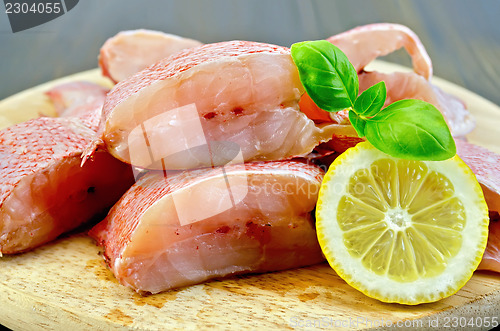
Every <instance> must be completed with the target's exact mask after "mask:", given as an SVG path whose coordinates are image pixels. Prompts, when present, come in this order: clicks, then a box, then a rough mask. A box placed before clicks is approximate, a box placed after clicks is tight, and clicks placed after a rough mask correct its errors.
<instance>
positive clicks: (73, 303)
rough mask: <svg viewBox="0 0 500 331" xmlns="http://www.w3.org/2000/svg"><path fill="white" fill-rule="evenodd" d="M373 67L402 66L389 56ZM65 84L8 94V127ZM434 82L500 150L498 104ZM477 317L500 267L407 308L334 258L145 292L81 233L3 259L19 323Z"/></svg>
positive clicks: (335, 322)
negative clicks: (464, 106)
mask: <svg viewBox="0 0 500 331" xmlns="http://www.w3.org/2000/svg"><path fill="white" fill-rule="evenodd" d="M375 67H376V68H377V69H379V70H381V71H384V70H394V69H401V68H399V67H397V66H394V65H392V64H387V63H382V62H377V63H376V64H375ZM403 70H405V69H403ZM81 79H85V80H91V81H97V82H100V83H102V84H104V85H107V84H109V82H107V81H106V80H104V79H103V78H102V77H100V75H99V72H98V71H97V70H92V71H88V72H84V73H81V74H78V75H74V76H71V77H69V78H67V79H66V81H68V80H81ZM60 82H61V81H55V82H50V83H47V84H44V85H42V86H39V87H36V88H34V89H30V90H27V91H24V92H22V93H21V94H18V95H15V96H13V97H10V98H8V99H5V100H4V101H2V102H0V119H2V118H3V119H4V125H8V124H12V123H15V122H19V121H23V120H26V119H27V118H29V117H34V116H38V114H39V113H40V112H43V113H45V114H53V109H52V108H51V105H50V103H48V102H47V99H46V98H45V96H44V95H43V91H45V90H46V89H47V88H49V87H50V86H52V85H54V84H57V83H60ZM434 82H435V83H436V84H438V85H440V86H442V87H443V88H444V89H445V90H447V91H450V92H453V93H455V94H457V95H459V96H460V97H461V98H462V99H464V100H465V101H466V102H467V103H468V105H469V109H470V110H471V111H472V112H473V114H474V115H475V116H476V120H477V129H476V130H475V131H474V132H473V133H472V134H471V135H470V137H469V138H470V140H471V141H472V142H475V143H477V144H481V145H484V146H485V147H488V148H490V149H491V150H494V151H496V152H498V153H500V146H499V145H500V144H499V142H498V132H499V129H498V128H500V108H499V107H498V106H496V105H494V104H492V103H490V102H488V101H487V100H484V99H482V98H480V97H478V96H476V95H474V94H473V93H471V92H469V91H467V90H464V89H462V88H460V87H457V86H455V85H453V84H450V83H447V82H445V81H442V80H439V79H437V78H436V79H434ZM0 125H2V123H0ZM477 316H479V317H490V319H491V317H494V316H497V317H498V316H500V274H495V273H489V272H476V273H475V274H474V276H473V277H472V279H471V280H470V281H469V282H468V283H467V284H466V285H465V287H463V288H462V289H461V290H460V291H459V292H458V293H456V294H455V295H453V296H451V297H449V298H446V299H444V300H441V301H439V302H435V303H431V304H424V305H418V306H403V305H398V304H384V303H381V302H378V301H377V300H374V299H370V298H368V297H366V296H364V295H363V294H361V293H360V292H358V291H356V290H354V289H353V288H351V287H350V286H349V285H347V284H346V283H345V282H344V281H343V280H341V279H340V278H339V277H338V276H337V275H336V274H335V272H334V271H333V270H332V269H331V268H330V267H329V266H328V265H327V264H320V265H316V266H311V267H307V268H301V269H296V270H289V271H283V272H275V273H269V274H263V275H248V276H240V277H235V278H230V279H225V280H215V281H210V282H206V283H204V284H200V285H195V286H190V287H187V288H183V289H179V290H174V291H169V292H165V293H160V294H157V295H151V296H147V297H141V296H140V295H138V294H136V293H135V292H133V291H132V290H130V289H128V288H126V287H124V286H121V285H120V284H118V283H117V281H116V280H115V278H114V277H113V275H112V273H111V272H110V271H109V270H108V269H107V268H106V266H105V264H104V261H103V259H102V257H101V256H100V255H99V249H98V248H97V247H96V246H95V245H94V243H93V242H92V240H91V239H90V238H88V237H87V236H86V235H85V234H83V233H74V234H71V235H66V236H64V237H62V238H60V239H59V240H57V241H55V242H53V243H51V244H48V245H45V246H43V247H40V248H38V249H36V250H34V251H32V252H28V253H25V254H20V255H16V256H4V257H3V258H1V259H0V323H1V324H3V325H5V326H7V327H10V328H12V329H15V330H38V329H59V330H81V329H85V330H89V329H99V330H108V329H109V330H112V329H124V328H125V329H127V328H136V329H141V330H142V329H154V330H156V329H182V330H189V329H191V330H197V329H207V328H211V327H216V328H218V329H255V328H259V329H260V328H265V329H271V328H272V329H276V328H278V329H292V328H294V327H297V328H299V329H300V328H301V327H304V326H307V325H309V326H311V327H314V326H319V327H320V328H321V327H323V328H326V329H332V328H333V327H334V326H337V327H338V326H342V323H344V324H343V325H344V326H347V327H348V328H352V329H374V328H378V327H380V326H387V323H389V322H392V323H396V322H397V321H406V323H407V324H406V325H413V326H415V327H417V328H423V329H427V328H429V323H430V321H433V323H435V321H438V322H439V326H440V327H441V328H445V323H446V322H447V321H448V322H449V325H451V323H452V320H451V319H450V318H453V317H465V318H470V317H477ZM437 319H438V320H437ZM307 323H309V324H307ZM403 323H404V322H403ZM476 325H477V324H476ZM481 328H482V329H488V328H485V327H484V326H483V327H480V328H479V329H481ZM445 329H450V328H445Z"/></svg>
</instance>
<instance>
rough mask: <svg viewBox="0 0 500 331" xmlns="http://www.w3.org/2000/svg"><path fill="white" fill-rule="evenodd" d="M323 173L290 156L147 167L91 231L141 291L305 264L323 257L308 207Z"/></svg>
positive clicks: (119, 272) (125, 280)
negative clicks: (177, 168)
mask: <svg viewBox="0 0 500 331" xmlns="http://www.w3.org/2000/svg"><path fill="white" fill-rule="evenodd" d="M322 177H323V171H322V170H321V169H320V168H318V167H316V166H312V165H307V164H304V163H301V162H295V161H281V162H280V161H277V162H258V163H246V164H233V165H228V166H225V167H223V168H215V169H211V168H205V169H199V170H191V171H184V172H177V173H176V174H173V175H172V174H169V175H168V176H167V177H164V175H163V172H157V171H154V172H149V173H148V174H146V175H144V176H143V177H142V178H140V179H139V180H138V182H137V183H136V184H135V185H134V186H132V188H131V189H130V190H129V191H128V192H127V193H126V194H125V195H124V196H123V197H122V198H121V200H120V201H119V202H118V203H117V204H116V205H115V206H114V207H113V208H112V209H111V211H110V212H109V214H108V216H107V217H106V219H105V220H104V221H102V222H101V223H99V224H98V225H97V226H95V227H94V228H93V229H92V230H91V232H90V235H91V236H92V237H93V238H95V239H96V240H97V242H98V244H99V245H101V246H103V247H104V256H105V258H106V261H107V263H108V264H109V267H110V268H111V270H112V271H113V273H114V274H115V276H116V278H117V279H118V280H119V281H120V282H121V283H122V284H124V285H126V286H129V287H131V288H133V289H135V290H136V291H138V292H150V293H158V292H160V291H164V290H167V289H171V288H176V287H182V286H186V285H191V284H197V283H200V282H203V281H205V280H208V279H211V278H215V277H223V276H228V275H233V274H242V273H257V272H266V271H275V270H283V269H289V268H295V267H300V266H305V265H311V264H315V263H319V262H321V261H323V257H322V254H321V250H320V247H319V245H318V241H317V238H316V233H315V228H314V221H313V216H312V213H311V212H312V211H313V209H314V207H315V204H316V199H317V195H318V190H319V186H320V184H321V180H322Z"/></svg>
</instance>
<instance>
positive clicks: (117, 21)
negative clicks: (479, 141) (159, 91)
mask: <svg viewBox="0 0 500 331" xmlns="http://www.w3.org/2000/svg"><path fill="white" fill-rule="evenodd" d="M0 8H1V12H0V61H1V62H0V82H1V85H0V86H1V88H0V99H2V98H5V97H7V96H9V95H11V94H14V93H17V92H19V91H21V90H24V89H26V88H29V87H32V86H35V85H38V84H41V83H43V82H46V81H48V80H51V79H54V78H58V77H62V76H66V75H68V74H72V73H76V72H79V71H82V70H87V69H92V68H95V67H96V66H97V54H98V51H99V48H100V46H101V45H102V44H103V43H104V41H105V40H106V39H107V38H108V37H111V36H113V35H114V34H116V33H117V32H119V31H121V30H128V29H137V28H147V29H155V30H161V31H164V32H168V33H173V34H178V35H181V36H185V37H190V38H194V39H198V40H200V41H202V42H205V43H208V42H215V41H221V40H231V39H247V40H255V41H262V42H269V43H275V44H280V45H284V46H290V45H291V44H292V43H294V42H296V41H302V40H311V39H323V38H326V37H329V36H330V35H333V34H336V33H339V32H341V31H344V30H347V29H349V28H352V27H355V26H357V25H362V24H367V23H374V22H393V23H401V24H405V25H407V26H409V27H410V28H411V29H413V30H414V31H415V32H416V33H417V34H418V35H419V36H420V38H421V40H422V41H423V43H424V45H425V46H426V48H427V50H428V52H429V55H430V56H431V59H432V60H433V64H434V72H435V75H436V76H440V77H442V78H445V79H447V80H449V81H451V82H454V83H456V84H458V85H461V86H464V87H466V88H467V89H469V90H472V91H474V92H476V93H478V94H479V95H481V96H483V97H485V98H487V99H490V100H491V101H493V102H495V103H496V104H500V91H499V86H500V68H499V65H500V26H499V24H500V23H499V19H500V1H497V0H481V1H472V0H439V1H436V0H415V1H404V0H400V1H397V0H378V1H368V0H348V1H347V0H343V1H340V0H80V2H79V3H78V5H77V6H76V7H75V8H74V9H72V10H71V11H69V12H68V13H66V14H65V15H63V16H61V17H59V18H56V19H55V20H53V21H50V22H48V23H46V24H44V25H41V26H39V27H35V28H32V29H29V30H26V31H22V32H18V33H12V31H11V29H10V26H9V22H8V19H7V15H6V14H5V7H4V6H3V2H2V4H1V5H0ZM387 60H390V61H393V62H398V63H402V64H409V58H408V56H407V55H406V54H404V53H403V52H402V51H400V52H397V53H395V54H394V55H391V56H389V57H388V59H387Z"/></svg>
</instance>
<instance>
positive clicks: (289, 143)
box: [96, 41, 333, 169]
mask: <svg viewBox="0 0 500 331" xmlns="http://www.w3.org/2000/svg"><path fill="white" fill-rule="evenodd" d="M302 93H303V87H302V85H301V83H300V80H299V76H298V71H297V68H296V67H295V65H294V63H293V61H292V58H291V56H290V50H289V49H288V48H285V47H280V46H275V45H270V44H263V43H256V42H247V41H230V42H221V43H215V44H206V45H203V46H200V47H195V48H191V49H187V50H184V51H181V52H179V53H177V54H175V55H173V56H171V57H169V58H166V59H163V60H161V61H160V62H158V63H157V64H155V65H153V66H150V67H148V68H147V69H145V70H143V71H141V72H139V73H137V74H136V75H134V76H132V77H130V78H129V79H127V80H125V81H122V82H120V83H118V84H117V85H116V86H115V87H114V88H113V89H112V91H111V92H110V93H109V94H108V97H107V98H106V103H105V105H104V121H103V122H102V123H101V128H100V134H101V137H100V139H99V140H97V141H96V145H97V144H103V145H105V146H106V148H107V150H108V151H109V152H110V153H111V154H113V155H114V156H115V157H117V158H118V159H120V160H123V161H125V162H127V163H132V164H133V165H135V166H138V167H144V168H148V169H162V168H163V167H166V168H168V169H190V168H196V167H200V166H211V165H212V164H215V165H221V164H224V163H225V162H227V160H226V159H223V158H222V160H219V161H218V160H217V159H216V158H217V155H215V159H214V154H213V153H212V152H213V151H214V149H216V148H213V146H212V145H215V147H220V148H219V150H218V151H219V152H221V153H224V148H223V147H224V146H223V145H224V144H225V143H229V144H232V145H233V146H237V147H238V148H240V149H241V152H242V155H243V158H244V160H245V161H255V160H280V159H290V158H292V157H295V156H304V155H307V154H308V153H310V152H311V151H312V150H313V149H314V147H315V146H316V145H318V144H319V143H320V142H323V141H328V140H329V139H330V138H331V136H332V133H333V128H332V126H331V125H328V124H327V125H316V124H315V123H314V122H313V121H312V120H311V119H309V118H308V117H307V116H306V115H305V114H304V113H302V112H301V111H300V110H299V106H298V102H299V99H300V96H301V95H302ZM173 142H175V143H173ZM203 145H207V146H208V145H210V146H211V147H210V148H209V149H210V151H209V152H207V151H206V150H203V148H201V149H200V151H199V152H197V150H196V149H193V148H191V147H193V146H203ZM221 146H222V147H221ZM148 148H149V149H150V150H149V152H148ZM179 150H181V151H186V150H190V151H191V154H190V155H186V154H182V156H181V157H178V158H175V157H170V158H169V159H168V162H163V163H166V164H162V162H161V161H160V159H162V158H163V157H164V156H165V155H173V154H175V153H176V152H178V151H179ZM221 150H222V151H221ZM151 155H152V156H154V158H153V159H151Z"/></svg>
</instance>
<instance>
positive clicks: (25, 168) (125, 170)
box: [0, 117, 134, 254]
mask: <svg viewBox="0 0 500 331" xmlns="http://www.w3.org/2000/svg"><path fill="white" fill-rule="evenodd" d="M94 135H95V131H94V130H92V129H91V128H89V127H87V126H85V125H84V124H82V122H81V121H80V120H79V119H78V118H50V117H41V118H37V119H33V120H30V121H27V122H24V123H20V124H17V125H14V126H11V127H9V128H7V129H4V130H2V131H0V178H1V182H0V217H1V218H2V219H3V221H2V222H0V252H1V253H3V254H13V253H19V252H22V251H26V250H29V249H32V248H34V247H36V246H39V245H41V244H43V243H45V242H48V241H50V240H53V239H54V238H56V237H57V236H59V235H60V234H62V233H64V232H66V231H67V230H69V229H73V228H75V227H77V226H79V225H80V224H82V223H84V222H86V221H88V220H89V219H90V218H91V217H92V216H93V214H92V215H89V213H88V211H89V210H90V208H89V207H88V206H86V205H85V204H83V202H84V201H87V202H89V203H91V202H92V203H96V204H101V205H102V204H104V205H107V206H100V207H99V206H98V207H96V208H94V209H99V210H98V212H102V211H103V210H105V208H109V206H110V204H112V203H113V202H114V201H116V200H117V199H118V198H119V197H120V195H121V194H122V193H123V192H124V191H125V190H126V189H127V188H128V187H130V185H132V183H133V181H134V176H133V173H132V170H131V168H130V166H128V165H125V164H123V163H121V162H120V161H118V160H115V159H114V158H112V157H111V156H110V155H108V154H107V153H106V152H104V151H100V152H97V153H96V154H95V158H94V160H93V161H91V162H89V164H88V165H87V166H86V168H83V169H82V168H80V167H79V164H80V161H81V160H80V158H81V153H82V150H83V148H84V147H85V146H87V145H88V144H89V143H90V142H91V141H92V139H93V137H94ZM67 169H72V171H71V172H69V173H66V172H64V171H66V170H67ZM58 172H59V173H60V174H61V176H62V173H64V174H65V175H66V176H68V178H67V183H66V182H65V180H64V179H61V180H59V178H58V177H57V173H58ZM87 176H89V177H90V176H92V177H94V179H92V180H90V179H89V181H88V182H86V180H87V179H86V177H87ZM32 181H34V182H33V184H30V183H31V182H32ZM70 181H73V182H74V183H79V184H82V185H87V184H88V186H87V187H84V188H83V187H82V192H79V191H75V192H72V193H74V194H77V195H78V196H74V197H71V196H69V197H67V198H68V199H70V200H67V201H64V200H62V201H61V199H62V198H61V196H63V195H64V193H65V191H68V192H69V191H71V183H70ZM99 181H102V182H104V183H103V184H99ZM32 185H33V186H32ZM75 185H76V184H75ZM75 185H74V186H75ZM57 187H59V189H64V190H63V191H59V192H55V191H54V190H56V188H57ZM113 187H114V189H113ZM101 189H102V192H101ZM87 190H89V192H87ZM87 193H88V194H87ZM23 194H24V195H23ZM26 194H27V195H26ZM20 196H25V198H26V197H27V198H29V199H31V204H30V203H29V202H28V201H26V203H25V205H24V206H22V207H19V208H17V209H12V206H11V205H10V204H12V203H14V202H15V201H16V199H18V198H19V197H20ZM96 197H97V198H96ZM71 199H73V200H71ZM99 199H100V200H101V202H99ZM80 200H81V201H80ZM96 200H97V201H96ZM110 200H111V201H110ZM112 200H114V201H112ZM81 202H82V203H81ZM65 203H67V204H68V206H74V207H75V210H74V211H71V210H69V211H68V210H66V209H65V207H64V205H65ZM8 206H11V207H8ZM23 208H26V210H28V211H26V213H27V215H31V216H33V215H37V216H33V217H34V218H33V219H30V217H28V216H26V217H24V216H22V215H24V214H19V213H22V211H23V210H21V209H23ZM30 208H31V209H30ZM29 210H31V212H29ZM44 210H45V212H44ZM93 212H94V213H97V211H96V210H93ZM8 220H11V221H8ZM33 227H37V228H45V229H44V230H43V231H41V230H40V235H39V236H37V235H36V233H35V234H34V233H33V231H34V230H30V229H31V228H33Z"/></svg>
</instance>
